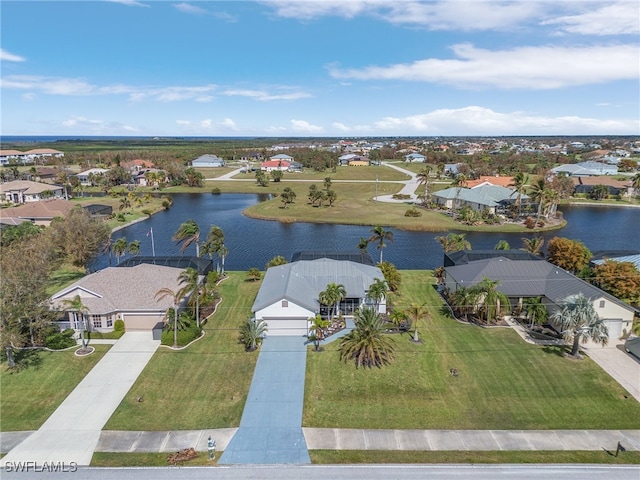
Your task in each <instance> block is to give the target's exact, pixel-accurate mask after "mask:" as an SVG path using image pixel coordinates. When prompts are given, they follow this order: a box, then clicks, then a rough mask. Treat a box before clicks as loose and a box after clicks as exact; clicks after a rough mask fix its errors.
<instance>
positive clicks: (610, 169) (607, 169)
mask: <svg viewBox="0 0 640 480" xmlns="http://www.w3.org/2000/svg"><path fill="white" fill-rule="evenodd" d="M551 173H553V174H554V175H558V174H564V175H567V176H569V177H579V176H582V177H595V176H598V175H617V174H618V167H617V166H615V165H609V164H606V163H600V162H580V163H575V164H573V163H572V164H567V165H560V166H558V167H554V168H552V169H551Z"/></svg>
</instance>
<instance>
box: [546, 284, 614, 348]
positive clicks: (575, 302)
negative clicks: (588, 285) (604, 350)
mask: <svg viewBox="0 0 640 480" xmlns="http://www.w3.org/2000/svg"><path fill="white" fill-rule="evenodd" d="M559 307H560V308H559V309H558V310H556V311H555V312H553V314H552V315H551V318H552V319H553V320H554V322H555V323H556V324H557V325H558V327H559V328H560V329H561V330H562V333H563V335H564V337H565V339H566V340H567V341H572V346H571V356H572V357H578V351H579V348H580V340H582V342H583V343H586V342H587V341H588V340H593V341H595V342H596V343H600V344H601V345H603V346H604V345H606V344H607V341H608V339H609V331H608V329H607V326H606V325H605V323H604V321H603V320H602V319H601V318H600V316H599V315H598V313H597V312H596V310H595V308H594V306H593V302H592V301H591V300H589V299H588V298H587V297H585V296H584V294H582V293H578V294H576V295H570V296H568V297H566V298H565V299H564V300H562V301H561V302H560V305H559Z"/></svg>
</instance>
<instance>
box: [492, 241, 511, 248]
mask: <svg viewBox="0 0 640 480" xmlns="http://www.w3.org/2000/svg"><path fill="white" fill-rule="evenodd" d="M493 249H494V250H510V249H511V245H509V242H507V241H506V240H500V241H499V242H498V243H496V246H495V247H493Z"/></svg>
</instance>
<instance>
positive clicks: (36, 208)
mask: <svg viewBox="0 0 640 480" xmlns="http://www.w3.org/2000/svg"><path fill="white" fill-rule="evenodd" d="M74 208H82V207H80V206H79V205H78V204H77V203H74V202H70V201H69V200H64V199H62V198H53V199H50V200H42V201H41V202H30V203H25V204H24V205H19V206H17V207H9V208H2V209H0V219H1V220H2V223H3V224H5V225H16V224H19V223H22V222H31V223H33V224H35V225H38V226H41V227H48V226H49V224H50V223H51V220H53V219H54V218H56V217H66V216H67V214H68V213H69V212H70V211H71V210H73V209H74Z"/></svg>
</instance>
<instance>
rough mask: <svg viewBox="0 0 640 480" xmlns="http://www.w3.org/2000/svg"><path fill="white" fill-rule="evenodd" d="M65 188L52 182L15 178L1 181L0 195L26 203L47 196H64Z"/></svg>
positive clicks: (37, 200)
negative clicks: (9, 180)
mask: <svg viewBox="0 0 640 480" xmlns="http://www.w3.org/2000/svg"><path fill="white" fill-rule="evenodd" d="M63 193H64V189H63V188H62V187H61V186H59V185H52V184H50V183H40V182H32V181H30V180H13V181H11V182H5V183H0V195H2V199H3V200H4V201H6V202H11V203H15V204H19V205H20V204H24V203H30V202H40V201H42V200H44V199H47V198H62V196H63Z"/></svg>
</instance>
